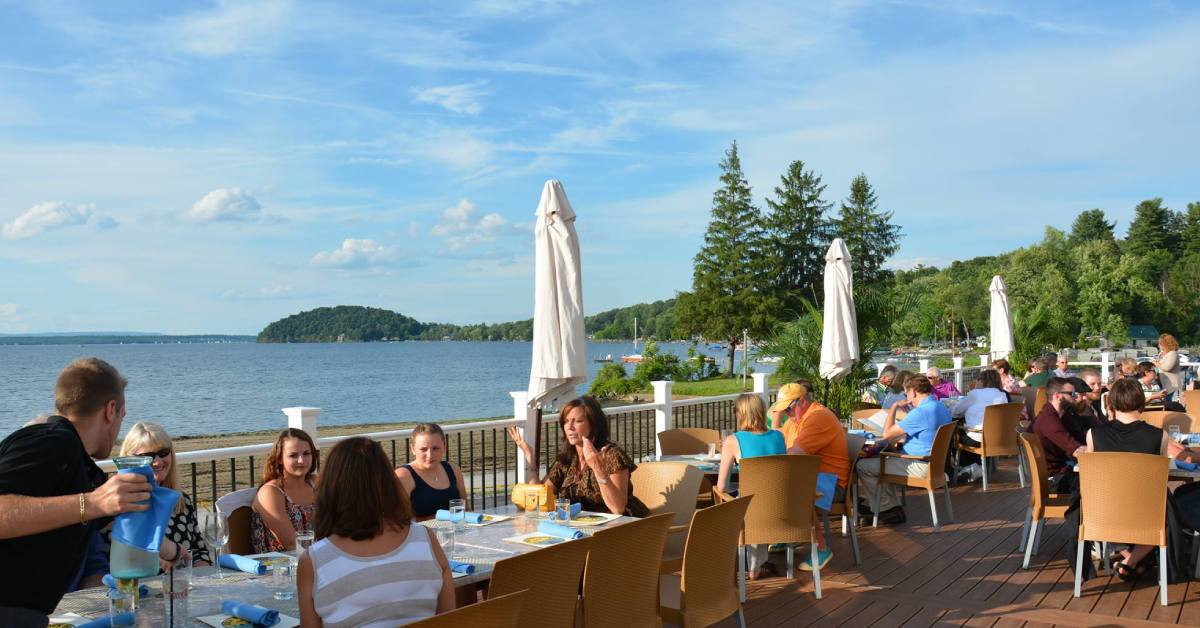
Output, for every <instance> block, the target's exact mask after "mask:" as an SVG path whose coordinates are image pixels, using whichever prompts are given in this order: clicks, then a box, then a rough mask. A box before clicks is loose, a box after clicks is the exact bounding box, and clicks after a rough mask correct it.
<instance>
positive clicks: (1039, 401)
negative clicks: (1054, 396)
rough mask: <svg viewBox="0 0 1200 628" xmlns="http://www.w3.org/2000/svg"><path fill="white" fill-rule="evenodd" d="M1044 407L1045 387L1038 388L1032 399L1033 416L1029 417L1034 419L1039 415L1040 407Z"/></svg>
mask: <svg viewBox="0 0 1200 628" xmlns="http://www.w3.org/2000/svg"><path fill="white" fill-rule="evenodd" d="M1045 405H1046V387H1045V386H1039V387H1038V389H1037V392H1035V393H1034V397H1033V414H1031V415H1029V416H1031V417H1036V416H1037V415H1039V414H1041V412H1042V407H1043V406H1045Z"/></svg>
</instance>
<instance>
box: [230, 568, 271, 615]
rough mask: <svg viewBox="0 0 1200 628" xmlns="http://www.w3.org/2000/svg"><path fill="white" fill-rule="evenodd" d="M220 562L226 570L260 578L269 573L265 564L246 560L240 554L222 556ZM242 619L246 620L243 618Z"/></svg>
mask: <svg viewBox="0 0 1200 628" xmlns="http://www.w3.org/2000/svg"><path fill="white" fill-rule="evenodd" d="M220 562H221V566H222V567H224V568H226V569H236V570H238V571H244V572H246V573H252V574H255V575H258V576H261V575H263V574H265V573H267V566H266V565H265V564H263V563H260V562H258V561H257V560H254V559H253V558H246V557H245V556H241V555H239V554H221V561H220ZM230 614H231V615H232V613H230ZM242 619H246V618H245V617H243V618H242Z"/></svg>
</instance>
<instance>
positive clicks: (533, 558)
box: [488, 538, 592, 628]
mask: <svg viewBox="0 0 1200 628" xmlns="http://www.w3.org/2000/svg"><path fill="white" fill-rule="evenodd" d="M591 547H592V539H590V538H586V539H578V540H575V541H571V542H570V543H559V544H558V545H551V546H550V547H546V548H542V549H539V550H538V551H536V552H529V553H527V554H517V555H516V556H512V557H510V558H505V559H504V560H501V561H499V562H497V563H496V564H495V566H493V567H492V582H491V584H490V585H489V587H488V599H491V598H494V597H497V596H500V595H506V594H509V593H515V592H517V591H528V593H529V599H530V600H535V601H536V603H531V604H526V605H525V609H524V610H523V611H522V612H521V621H520V625H521V626H545V627H546V628H561V627H568V628H569V627H570V626H574V625H575V612H576V610H577V609H578V602H579V582H580V579H581V578H583V566H584V565H585V564H586V563H587V556H588V550H589V549H591Z"/></svg>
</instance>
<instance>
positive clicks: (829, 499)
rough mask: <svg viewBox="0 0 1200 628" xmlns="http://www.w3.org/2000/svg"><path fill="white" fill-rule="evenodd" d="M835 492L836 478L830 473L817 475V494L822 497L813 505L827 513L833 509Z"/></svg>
mask: <svg viewBox="0 0 1200 628" xmlns="http://www.w3.org/2000/svg"><path fill="white" fill-rule="evenodd" d="M836 490H837V476H836V475H834V474H832V473H818V474H817V492H819V493H821V494H822V495H821V496H820V497H818V498H817V501H816V502H814V503H813V505H814V506H816V507H817V508H820V509H821V510H825V511H828V510H829V509H830V508H832V507H833V492H834V491H836Z"/></svg>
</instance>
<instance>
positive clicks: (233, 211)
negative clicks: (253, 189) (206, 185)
mask: <svg viewBox="0 0 1200 628" xmlns="http://www.w3.org/2000/svg"><path fill="white" fill-rule="evenodd" d="M262 216H263V213H262V205H259V203H258V199H256V198H254V195H253V194H250V193H249V192H247V191H245V190H243V189H241V188H218V189H216V190H213V191H212V192H209V193H208V194H205V195H204V198H202V199H200V200H198V201H196V202H195V203H194V204H192V209H191V210H190V211H188V218H191V219H192V220H197V221H200V222H213V221H251V220H258V219H261V218H262Z"/></svg>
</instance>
